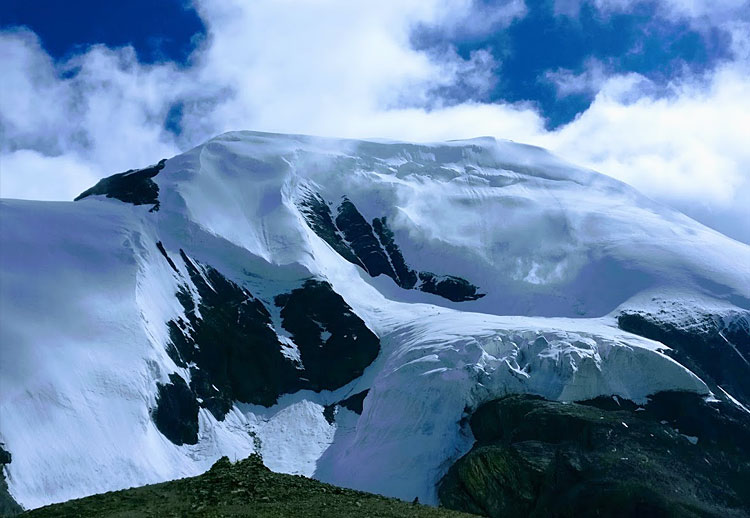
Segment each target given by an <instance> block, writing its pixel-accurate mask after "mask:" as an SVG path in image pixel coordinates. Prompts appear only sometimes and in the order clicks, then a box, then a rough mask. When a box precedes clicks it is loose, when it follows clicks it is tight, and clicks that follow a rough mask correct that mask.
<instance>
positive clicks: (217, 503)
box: [23, 456, 474, 518]
mask: <svg viewBox="0 0 750 518" xmlns="http://www.w3.org/2000/svg"><path fill="white" fill-rule="evenodd" d="M23 516H24V517H28V518H47V517H49V518H52V517H54V518H73V517H75V518H86V517H97V518H100V517H101V518H129V517H148V516H153V517H159V518H161V517H164V518H167V517H180V518H183V517H191V518H192V517H200V518H204V517H205V518H214V517H216V518H218V517H227V518H229V517H253V518H266V517H268V518H271V517H300V518H303V517H304V518H308V517H318V516H319V517H326V518H328V517H332V518H335V517H342V518H343V517H354V516H362V517H365V516H367V517H373V518H375V517H383V518H385V517H403V516H408V517H417V518H461V517H464V518H469V517H472V516H474V515H469V514H464V513H459V512H456V511H449V510H447V509H438V508H434V507H428V506H422V505H415V504H411V503H407V502H403V501H401V500H395V499H392V498H385V497H382V496H379V495H373V494H369V493H362V492H360V491H353V490H350V489H342V488H339V487H336V486H331V485H329V484H323V483H321V482H318V481H317V480H312V479H309V478H305V477H301V476H294V475H283V474H280V473H273V472H272V471H270V470H269V469H268V468H266V467H265V466H264V465H263V463H262V462H261V460H260V458H259V457H257V456H251V457H249V458H247V459H245V460H242V461H239V462H237V463H235V464H232V463H231V462H229V460H228V459H227V458H226V457H224V458H222V459H220V460H218V461H217V462H216V464H214V466H213V467H212V468H211V469H210V470H209V471H207V472H206V473H204V474H203V475H199V476H197V477H193V478H185V479H182V480H174V481H171V482H164V483H161V484H154V485H151V486H144V487H138V488H133V489H126V490H123V491H115V492H111V493H105V494H101V495H94V496H90V497H87V498H82V499H80V500H71V501H69V502H65V503H62V504H55V505H50V506H47V507H42V508H40V509H35V510H33V511H29V512H27V513H25V514H23Z"/></svg>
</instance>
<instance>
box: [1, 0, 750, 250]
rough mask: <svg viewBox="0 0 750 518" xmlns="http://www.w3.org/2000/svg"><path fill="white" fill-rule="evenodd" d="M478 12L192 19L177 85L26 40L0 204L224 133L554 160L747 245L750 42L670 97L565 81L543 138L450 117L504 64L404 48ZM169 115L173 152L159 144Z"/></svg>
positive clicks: (60, 194)
mask: <svg viewBox="0 0 750 518" xmlns="http://www.w3.org/2000/svg"><path fill="white" fill-rule="evenodd" d="M511 4H513V5H516V6H518V5H521V6H522V5H523V2H515V3H513V2H510V3H508V4H507V5H511ZM473 5H474V4H473V2H471V1H469V0H459V1H455V2H445V1H443V0H431V1H426V0H408V1H405V0H401V1H396V0H391V1H383V2H379V3H377V4H374V3H361V2H349V1H344V0H321V1H317V2H308V1H302V0H296V1H295V0H276V1H271V0H259V1H256V2H252V3H250V2H240V1H238V0H215V1H211V2H207V1H206V2H201V3H199V4H198V8H199V13H200V15H201V16H202V18H203V20H204V22H205V23H206V25H207V27H208V30H209V36H208V37H207V39H206V41H205V42H204V43H203V46H202V47H201V48H200V49H199V50H198V51H196V53H195V55H194V56H193V57H192V60H191V64H190V65H189V66H187V67H178V66H176V65H174V64H170V63H164V64H156V65H150V66H145V65H143V64H140V63H138V61H137V60H136V57H135V53H134V52H133V51H132V49H128V48H124V49H114V50H113V49H107V48H105V47H101V46H99V47H94V48H92V49H90V50H88V51H87V52H86V53H85V54H83V55H81V56H78V57H75V58H74V59H73V60H71V61H70V62H66V63H62V64H55V63H53V62H52V61H51V60H50V59H49V57H48V56H47V55H46V54H45V53H44V51H43V50H42V49H41V47H40V46H39V43H38V41H37V39H36V38H35V37H34V36H33V34H30V33H28V32H13V33H7V32H6V33H2V34H0V53H2V57H3V59H2V64H1V65H0V67H1V68H2V70H1V72H2V74H3V77H4V92H3V95H2V96H0V124H1V125H2V130H3V132H4V136H3V139H2V147H1V148H0V195H2V196H4V197H22V198H41V199H70V198H71V197H73V196H74V195H75V194H77V193H79V192H81V191H82V190H84V189H85V188H87V187H89V186H90V185H91V184H93V183H94V181H95V180H96V177H101V176H105V175H107V174H112V173H114V172H118V171H122V170H125V169H128V168H131V167H138V166H143V165H147V164H150V163H153V162H155V161H157V160H158V159H160V158H163V157H169V156H172V155H174V154H176V153H178V152H179V151H180V150H184V149H187V148H189V147H190V146H192V145H195V144H198V143H200V142H201V141H203V140H205V139H207V138H209V137H211V136H214V135H215V134H218V133H220V132H223V131H227V130H234V129H255V130H262V131H281V132H294V133H310V134H319V135H331V136H342V137H388V138H397V139H398V138H400V139H409V140H422V141H425V140H437V139H448V138H468V137H474V136H478V135H493V136H497V137H501V138H510V139H513V140H516V141H521V142H529V143H535V144H539V145H543V146H545V147H548V148H550V149H552V150H553V151H556V152H558V153H559V154H561V155H562V156H565V157H568V158H570V159H571V160H573V161H575V162H578V163H581V164H583V165H587V166H590V167H592V168H595V169H597V170H600V171H602V172H605V173H607V174H610V175H612V176H615V177H618V178H620V179H623V180H625V181H628V182H629V183H631V184H633V185H635V186H636V187H638V188H640V189H641V190H643V191H644V192H646V193H647V194H649V195H651V196H652V197H655V198H658V199H660V200H663V201H666V202H669V203H672V204H674V205H676V206H678V207H681V208H683V209H686V210H687V212H688V213H690V214H693V215H695V216H698V217H700V218H703V220H704V221H708V222H709V223H711V224H714V225H716V226H719V227H720V228H722V229H723V230H724V231H726V232H730V233H733V234H734V235H736V236H738V237H742V238H743V239H745V240H748V241H750V224H748V223H747V222H748V218H750V213H749V212H748V209H747V208H746V207H744V206H743V204H742V201H743V199H746V197H747V195H748V193H750V179H749V178H748V176H749V175H750V155H749V154H748V153H749V152H748V146H747V142H750V121H748V116H747V115H746V114H748V113H750V79H748V78H750V75H749V74H748V73H747V70H748V69H747V66H746V63H747V60H746V58H742V52H743V51H742V49H745V51H746V50H747V48H748V44H747V41H744V42H743V41H742V39H741V38H740V37H739V36H737V37H736V41H735V47H736V56H737V61H736V62H735V63H733V64H727V65H725V66H724V67H723V68H721V69H720V70H718V71H717V72H716V73H715V74H714V75H712V76H710V77H706V78H694V79H695V80H686V81H685V82H684V83H683V84H676V85H672V88H671V90H670V95H669V96H666V97H665V96H661V97H656V96H654V95H652V93H651V92H650V90H649V89H648V88H644V87H646V86H648V85H647V84H645V83H644V80H643V79H642V78H639V77H637V76H614V77H611V76H607V74H606V73H605V67H603V66H600V65H596V64H592V65H591V67H590V69H589V71H588V72H587V75H584V76H583V77H574V75H573V74H570V73H567V75H566V71H558V72H559V73H558V74H557V76H555V77H554V79H556V80H557V83H558V86H559V88H561V94H562V93H564V92H570V91H572V90H574V89H575V88H576V87H577V86H578V85H577V84H576V83H577V82H578V81H582V82H583V84H584V85H585V86H586V88H589V89H590V90H591V91H594V92H596V91H598V92H599V93H598V94H597V96H596V99H595V101H594V103H593V104H592V106H591V107H590V108H589V109H588V110H587V111H586V112H585V113H583V114H582V115H581V116H580V117H579V118H577V119H576V120H575V121H573V122H571V123H569V124H568V125H566V126H564V127H562V128H559V129H558V130H556V131H554V132H548V131H546V130H545V129H544V121H543V118H542V117H541V116H540V115H539V114H538V113H537V111H535V109H534V107H533V106H532V105H530V104H498V103H496V104H488V103H482V102H478V101H474V102H463V103H461V104H455V103H453V104H451V102H442V101H443V99H442V98H441V95H444V94H445V92H450V91H451V89H455V88H462V89H465V90H467V91H471V92H473V93H474V94H475V95H476V96H478V97H479V96H481V94H482V92H483V91H486V88H488V87H489V86H490V84H491V82H492V81H493V80H494V74H492V73H491V72H492V71H493V70H494V67H496V65H497V64H496V63H494V61H493V60H492V58H491V56H490V55H489V54H487V53H484V52H483V51H477V52H475V53H474V54H473V55H472V56H471V57H470V59H469V60H462V59H461V58H460V57H459V56H458V55H457V54H456V53H455V51H453V50H452V49H447V50H445V52H442V53H439V54H436V53H429V52H426V51H418V50H415V49H414V48H413V47H412V45H411V40H410V37H411V35H412V30H413V28H414V27H416V26H426V25H427V26H433V27H435V26H441V24H442V26H445V27H447V28H446V30H456V29H455V27H456V26H457V24H459V21H460V20H467V19H471V17H472V16H476V14H475V13H473V12H472V11H471V9H472V7H473ZM509 9H510V8H509ZM508 12H509V13H512V12H513V11H512V9H511V10H510V11H508ZM506 14H507V13H506ZM498 16H499V15H498ZM508 16H510V15H508ZM512 16H517V14H513V15H512ZM500 18H502V17H500ZM502 19H507V16H506V18H502ZM493 23H502V22H498V21H497V20H496V21H495V22H493ZM506 23H507V22H506ZM737 23H740V22H737ZM736 32H737V34H738V35H739V34H741V32H742V31H741V27H739V28H737V29H736ZM745 56H747V55H745ZM592 63H593V62H592ZM597 67H599V68H598V69H597ZM568 72H569V71H568ZM483 89H485V90H483ZM175 103H181V104H182V121H181V122H182V130H183V131H182V133H181V134H180V135H179V136H175V135H173V134H171V133H170V132H168V131H166V130H164V127H163V126H164V120H165V117H166V116H167V113H168V112H169V110H170V108H171V107H172V106H173V105H174V104H175ZM743 197H744V198H743ZM743 218H744V219H743ZM743 221H744V229H743Z"/></svg>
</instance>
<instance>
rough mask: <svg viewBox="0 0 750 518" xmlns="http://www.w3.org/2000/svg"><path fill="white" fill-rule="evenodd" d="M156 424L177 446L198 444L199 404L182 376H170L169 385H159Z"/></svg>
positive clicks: (155, 410) (155, 411) (155, 415)
mask: <svg viewBox="0 0 750 518" xmlns="http://www.w3.org/2000/svg"><path fill="white" fill-rule="evenodd" d="M154 422H155V423H156V426H157V428H159V430H160V431H161V433H163V434H164V436H165V437H166V438H167V439H169V440H170V441H172V442H173V443H175V444H195V443H197V442H198V403H196V401H195V396H194V395H193V393H192V392H191V391H190V389H189V388H188V386H187V383H185V380H183V379H182V378H181V377H180V376H178V375H177V374H174V373H172V374H170V375H169V383H165V384H161V383H160V384H159V392H158V394H157V397H156V408H155V409H154Z"/></svg>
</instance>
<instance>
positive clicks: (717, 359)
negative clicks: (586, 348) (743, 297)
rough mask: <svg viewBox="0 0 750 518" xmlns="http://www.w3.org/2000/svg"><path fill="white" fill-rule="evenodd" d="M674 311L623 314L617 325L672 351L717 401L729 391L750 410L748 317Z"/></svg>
mask: <svg viewBox="0 0 750 518" xmlns="http://www.w3.org/2000/svg"><path fill="white" fill-rule="evenodd" d="M675 312H676V313H677V315H674V314H671V313H670V312H667V311H666V310H663V311H661V312H655V313H648V312H645V311H624V312H622V313H621V314H620V315H619V316H618V318H617V323H618V326H619V327H620V329H622V330H624V331H628V332H629V333H634V334H637V335H640V336H643V337H645V338H650V339H651V340H656V341H658V342H661V343H663V344H664V345H666V346H668V347H670V349H671V350H669V351H666V354H668V355H670V356H671V357H672V358H674V359H675V360H677V361H678V362H679V363H681V364H682V365H684V366H685V367H687V368H688V369H690V370H691V371H693V372H694V373H696V374H697V375H698V376H699V377H700V378H701V379H702V380H703V381H705V382H706V383H707V384H708V386H709V387H710V388H711V390H712V391H713V392H714V393H715V394H716V395H717V397H720V398H723V397H725V396H724V392H723V391H724V390H725V391H727V392H728V393H730V394H731V395H732V396H733V397H735V398H737V399H738V400H739V401H740V402H741V403H742V404H744V405H745V406H746V407H748V408H750V312H745V313H735V314H733V315H729V316H719V315H711V314H704V315H698V316H694V315H691V314H690V313H688V312H687V311H685V310H684V309H682V308H681V307H679V306H678V307H676V309H675ZM719 387H721V389H719ZM722 389H723V390H722Z"/></svg>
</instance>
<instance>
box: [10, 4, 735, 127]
mask: <svg viewBox="0 0 750 518" xmlns="http://www.w3.org/2000/svg"><path fill="white" fill-rule="evenodd" d="M503 4H507V2H503V1H500V2H498V1H493V0H482V1H481V2H478V5H477V8H479V9H487V10H491V9H493V8H497V7H498V6H502V5H503ZM525 5H526V13H525V14H524V15H523V16H521V17H518V18H517V19H514V20H513V21H512V23H510V24H509V25H508V26H503V27H499V28H496V29H495V30H489V31H486V32H484V33H481V34H473V33H472V32H471V30H470V29H471V28H470V27H464V28H461V29H462V30H459V31H451V32H450V33H448V32H446V31H444V30H442V27H441V26H439V25H438V26H434V27H430V26H416V27H415V28H414V29H413V32H412V35H411V39H412V43H413V45H414V47H415V48H418V49H424V50H426V51H430V50H433V49H440V48H446V47H451V46H452V47H453V48H455V50H456V52H457V53H458V55H459V56H461V57H462V58H464V59H469V56H470V54H471V52H472V51H476V50H478V49H486V50H489V51H490V53H491V54H492V56H493V58H494V59H495V60H496V61H497V62H498V63H499V65H498V66H497V68H496V69H495V70H494V75H495V76H496V77H495V79H496V82H495V84H494V85H493V87H492V88H491V89H490V90H489V91H483V92H481V93H479V92H477V91H476V90H474V89H471V88H458V89H455V88H454V89H452V90H450V91H449V92H446V96H445V97H446V99H444V100H447V102H454V103H460V102H464V101H467V100H482V101H489V102H503V101H505V102H525V101H526V102H531V103H534V104H535V105H536V106H537V108H538V109H539V111H540V112H541V113H542V114H543V116H544V117H545V119H546V125H547V127H549V128H555V127H558V126H560V125H562V124H565V123H568V122H570V121H571V120H572V119H573V118H574V117H575V116H576V115H578V114H579V113H581V112H583V111H585V110H586V109H587V108H588V107H589V105H590V104H591V102H592V101H593V99H594V96H595V94H596V91H595V90H593V89H588V90H584V91H580V92H573V93H567V94H565V95H560V94H559V93H558V88H557V87H556V85H555V83H554V81H553V80H552V79H551V78H550V77H548V76H549V74H548V73H549V72H550V71H555V70H558V69H565V70H567V71H570V72H571V73H572V74H575V75H580V74H584V73H585V72H586V71H587V69H588V67H589V65H590V64H591V63H592V62H600V63H601V66H602V68H603V69H606V71H607V72H608V73H610V74H613V73H626V72H635V73H639V74H642V75H644V76H645V77H647V78H648V79H650V80H652V81H654V88H656V89H659V87H661V86H663V85H664V84H665V83H668V82H669V81H670V80H672V79H673V78H674V77H675V76H677V75H681V74H684V73H686V72H688V73H693V74H695V73H700V72H704V71H706V70H710V69H711V68H712V67H714V66H716V65H717V64H718V63H721V62H722V61H725V60H728V59H730V58H731V51H730V47H731V35H730V34H728V33H727V32H726V31H722V30H721V28H720V27H711V28H709V30H703V31H701V30H698V28H696V27H693V26H691V23H690V20H689V19H669V18H665V17H659V16H658V10H659V4H658V2H656V1H648V2H640V3H637V4H636V5H634V7H633V8H632V9H631V10H628V11H626V12H617V13H612V14H610V15H604V14H603V13H602V12H601V11H600V10H598V9H597V8H596V7H595V5H594V4H590V3H584V4H583V5H581V6H580V8H579V9H578V10H577V12H575V14H574V15H572V13H570V14H560V13H557V14H556V12H555V2H554V0H528V1H527V2H526V3H525ZM0 20H2V21H3V24H2V28H11V27H14V26H25V27H28V28H30V29H31V30H32V31H34V32H35V33H36V34H37V35H38V36H39V38H40V39H41V43H42V47H43V48H44V49H45V50H46V51H47V52H48V53H49V55H50V56H52V57H53V58H54V59H56V60H64V59H66V58H69V57H71V56H73V55H75V54H76V53H80V52H84V51H85V50H86V49H87V48H88V47H89V46H91V45H96V44H104V45H107V46H109V47H122V46H126V45H131V46H132V47H133V48H134V49H135V51H136V54H137V57H138V60H139V61H140V62H141V63H144V64H148V63H158V62H163V61H173V62H176V63H179V64H181V65H183V66H187V65H189V63H190V55H191V53H192V52H194V51H195V50H196V49H197V48H198V47H199V46H200V45H201V44H202V43H203V41H204V40H205V37H206V26H205V25H204V24H203V22H202V20H201V18H200V16H199V15H198V13H197V12H196V10H195V9H194V7H193V5H192V4H190V3H189V2H186V1H181V0H160V1H157V2H153V1H147V0H132V1H129V2H115V3H111V2H100V1H95V0H76V1H73V2H59V1H55V0H40V1H37V2H29V1H28V0H6V1H5V2H3V4H2V5H0ZM179 110H180V106H179V105H177V106H175V107H174V108H173V110H172V112H171V116H170V117H168V118H167V121H166V124H165V126H166V127H167V128H168V129H170V130H172V131H175V132H179V131H180V128H179V125H178V124H177V123H176V119H177V118H178V116H179Z"/></svg>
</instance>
